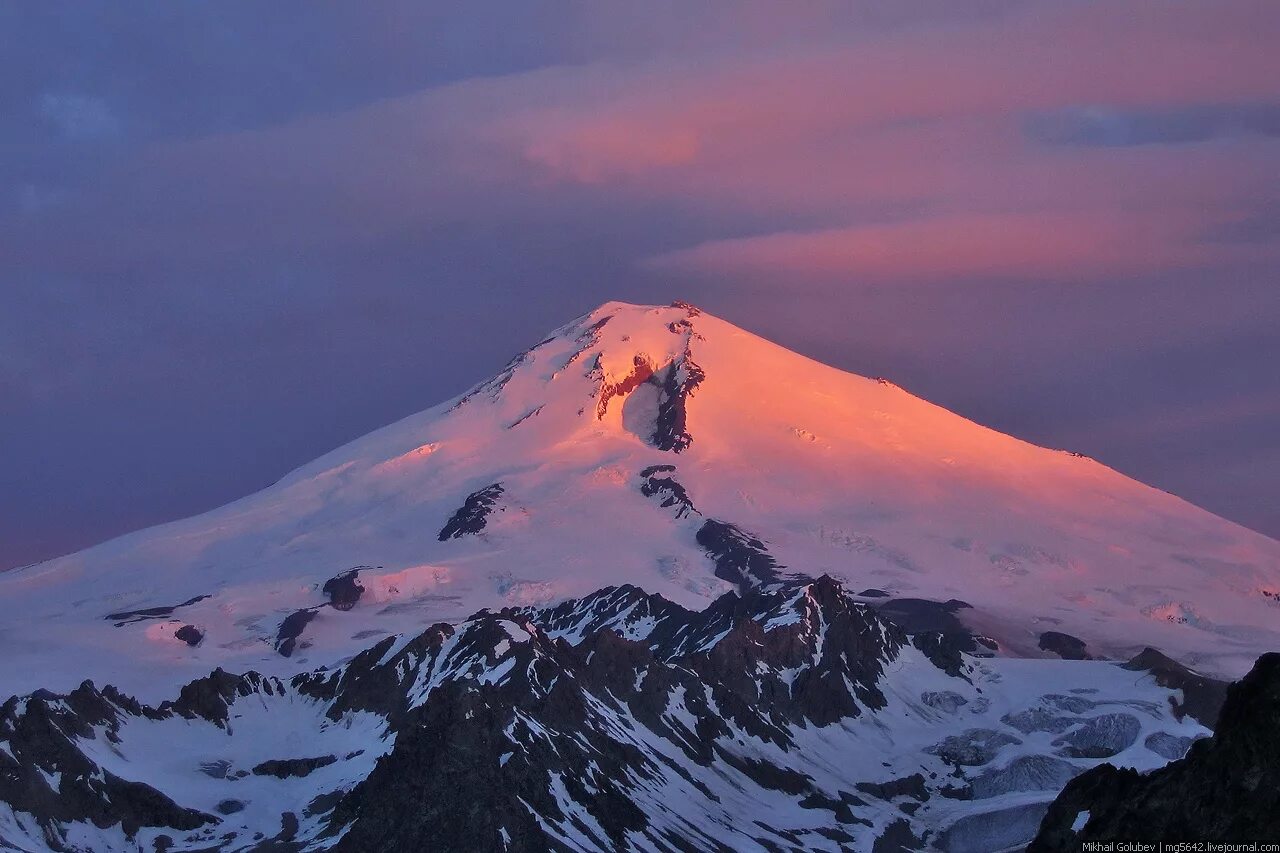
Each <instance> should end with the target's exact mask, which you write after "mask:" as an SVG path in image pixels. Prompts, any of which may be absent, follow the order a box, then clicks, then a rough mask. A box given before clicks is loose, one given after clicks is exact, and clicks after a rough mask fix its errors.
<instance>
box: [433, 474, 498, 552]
mask: <svg viewBox="0 0 1280 853" xmlns="http://www.w3.org/2000/svg"><path fill="white" fill-rule="evenodd" d="M502 492H503V489H502V484H501V483H491V484H489V485H488V486H485V487H484V488H483V489H477V490H476V491H474V492H472V493H471V494H469V495H467V499H466V500H465V501H463V503H462V506H460V507H459V508H458V510H457V511H456V512H455V513H454V514H453V516H452V517H450V519H449V520H448V522H446V523H445V526H444V527H443V528H441V530H440V535H439V536H437V537H436V538H438V539H439V540H440V541H441V542H445V541H448V540H449V539H458V538H460V537H462V536H466V535H467V534H475V533H479V532H480V531H481V530H484V527H485V524H487V523H488V519H489V514H490V513H491V512H493V507H494V505H495V504H497V502H498V498H499V497H501V496H502Z"/></svg>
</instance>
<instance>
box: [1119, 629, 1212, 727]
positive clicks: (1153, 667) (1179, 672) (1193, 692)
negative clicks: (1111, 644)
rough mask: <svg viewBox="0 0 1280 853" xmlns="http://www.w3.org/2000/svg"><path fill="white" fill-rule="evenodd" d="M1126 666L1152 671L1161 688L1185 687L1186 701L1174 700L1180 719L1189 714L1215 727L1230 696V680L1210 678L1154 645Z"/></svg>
mask: <svg viewBox="0 0 1280 853" xmlns="http://www.w3.org/2000/svg"><path fill="white" fill-rule="evenodd" d="M1123 666H1124V668H1125V669H1131V670H1134V671H1135V672H1149V673H1151V675H1152V677H1153V678H1154V679H1155V682H1156V684H1159V685H1160V686H1161V687H1169V688H1172V689H1174V690H1181V691H1182V697H1183V698H1182V702H1181V703H1176V702H1175V703H1173V713H1174V716H1176V717H1177V718H1178V719H1182V718H1183V717H1184V716H1186V717H1190V718H1191V719H1193V720H1195V721H1196V722H1198V723H1200V725H1202V726H1204V727H1206V728H1210V729H1211V728H1213V727H1214V723H1215V722H1217V719H1218V714H1219V713H1220V711H1221V710H1222V703H1223V702H1225V701H1226V698H1227V682H1225V681H1219V680H1218V679H1216V678H1207V677H1205V676H1203V675H1201V674H1200V673H1198V672H1194V671H1192V670H1190V669H1188V668H1187V667H1185V666H1183V665H1182V664H1180V663H1178V662H1177V661H1176V660H1173V659H1172V658H1170V657H1167V656H1166V655H1164V654H1161V653H1160V652H1158V651H1156V650H1155V649H1152V648H1146V649H1143V650H1142V651H1141V652H1139V653H1138V654H1137V655H1135V656H1134V657H1133V659H1132V660H1130V661H1129V662H1128V663H1125V664H1123ZM1170 701H1172V700H1170Z"/></svg>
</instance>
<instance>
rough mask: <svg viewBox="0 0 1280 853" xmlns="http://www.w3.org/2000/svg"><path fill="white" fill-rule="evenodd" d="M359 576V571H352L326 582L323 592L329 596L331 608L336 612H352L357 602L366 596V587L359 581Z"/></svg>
mask: <svg viewBox="0 0 1280 853" xmlns="http://www.w3.org/2000/svg"><path fill="white" fill-rule="evenodd" d="M359 575H360V570H359V569H351V570H350V571H346V572H343V573H342V574H340V575H337V576H335V577H332V578H329V580H327V581H325V582H324V587H323V588H322V589H321V591H322V592H323V593H324V594H325V595H327V596H329V604H330V606H332V607H333V608H334V609H335V610H350V609H351V608H353V607H355V606H356V602H357V601H359V600H360V596H361V595H363V594H364V587H363V586H362V585H361V584H360V581H359V580H358V577H359Z"/></svg>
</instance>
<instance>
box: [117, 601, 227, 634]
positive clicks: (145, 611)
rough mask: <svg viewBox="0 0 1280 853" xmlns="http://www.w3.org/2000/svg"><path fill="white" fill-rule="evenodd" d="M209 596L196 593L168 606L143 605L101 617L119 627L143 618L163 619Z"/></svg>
mask: <svg viewBox="0 0 1280 853" xmlns="http://www.w3.org/2000/svg"><path fill="white" fill-rule="evenodd" d="M209 597H210V596H208V595H197V596H195V597H193V598H188V599H187V600H186V601H184V602H182V603H181V604H172V605H169V606H168V607H144V608H142V609H141V610H122V611H121V612H119V613H108V614H107V615H106V616H104V617H102V618H104V619H106V620H107V621H108V622H115V623H116V627H117V628H119V627H121V626H122V625H128V624H129V623H130V622H141V621H143V620H144V619H163V618H164V617H165V616H171V615H172V614H173V611H175V610H177V609H178V608H180V607H190V606H191V605H193V604H198V603H199V602H201V601H204V600H205V599H206V598H209Z"/></svg>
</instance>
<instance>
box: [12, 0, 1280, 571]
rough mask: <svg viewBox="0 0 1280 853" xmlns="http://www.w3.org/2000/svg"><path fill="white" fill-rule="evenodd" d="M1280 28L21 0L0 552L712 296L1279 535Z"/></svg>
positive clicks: (1164, 13)
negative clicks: (571, 327) (516, 356)
mask: <svg viewBox="0 0 1280 853" xmlns="http://www.w3.org/2000/svg"><path fill="white" fill-rule="evenodd" d="M1276 44H1280V5H1278V4H1276V3H1275V2H1274V0H1256V1H1251V0H1204V1H1203V2H1192V1H1191V0H1150V2H1144V0H1125V2H1119V0H1106V1H1105V2H1088V0H968V2H964V3H957V2H954V0H868V2H854V0H845V1H844V2H825V0H810V2H806V3H793V2H782V1H781V0H780V2H757V0H735V1H734V2H704V3H697V4H688V3H684V2H677V1H676V0H654V2H649V3H634V2H630V3H618V2H611V0H592V2H568V0H565V2H549V1H548V0H520V2H481V3H477V2H473V0H468V2H458V3H453V2H431V3H424V2H419V0H413V2H409V0H361V2H349V3H326V4H313V3H309V2H288V0H283V1H282V2H276V3H271V4H261V3H258V2H221V3H203V2H190V3H173V2H169V0H163V2H159V0H158V2H147V3H141V2H119V0H101V2H94V0H85V2H81V3H77V4H73V5H71V6H65V5H51V4H40V3H17V2H13V3H2V2H0V567H5V566H14V565H22V564H25V563H29V562H33V561H37V560H41V559H45V558H48V557H51V556H55V555H58V554H61V553H66V552H68V551H73V550H76V549H79V548H81V547H84V546H87V545H90V544H92V543H94V542H97V541H101V540H103V539H106V538H108V537H111V536H114V535H117V534H120V533H123V532H125V531H128V530H131V529H135V528H139V527H143V526H147V525H150V524H154V523H159V522H162V521H167V520H171V519H174V518H179V517H183V516H185V515H189V514H192V513H196V512H200V511H203V510H205V509H209V508H212V507H215V506H218V505H220V504H222V503H225V502H227V501H229V500H231V499H234V498H236V497H239V496H241V495H244V494H248V493H250V492H252V491H255V490H257V489H259V488H262V487H264V486H266V485H268V484H270V483H271V482H273V481H274V480H276V479H278V478H279V477H280V476H281V475H282V474H284V473H285V472H287V471H289V470H290V469H292V468H294V467H296V466H298V465H300V464H302V463H304V462H306V461H308V460H310V459H312V458H314V457H316V456H318V455H320V454H322V453H324V452H326V451H327V450H330V449H332V448H333V447H336V446H338V445H340V444H342V443H344V442H346V441H348V440H350V439H352V438H355V437H357V436H359V435H362V434H364V433H366V432H368V431H370V430H372V429H375V428H377V427H379V426H382V425H384V424H386V423H389V422H391V421H393V420H396V419H398V418H400V417H403V416H405V415H408V414H411V413H413V412H415V411H419V410H421V409H424V408H427V407H429V406H430V405H433V404H434V403H436V402H439V401H441V400H443V399H445V398H447V397H450V396H453V395H454V394H457V393H460V392H461V391H463V390H465V389H466V388H467V387H468V386H470V385H471V384H473V383H474V382H476V381H478V380H480V379H483V378H485V377H486V376H488V375H490V374H492V373H494V372H496V371H497V370H498V369H499V368H500V367H501V366H502V365H503V364H504V363H505V362H506V360H507V359H508V358H509V357H510V356H511V354H512V353H514V352H516V351H518V350H520V349H523V348H525V347H526V346H528V345H530V344H532V343H534V342H536V341H537V340H538V339H539V338H540V337H541V336H542V334H543V333H544V332H546V331H548V330H550V329H552V328H554V327H556V326H559V325H561V324H562V323H564V322H566V321H568V320H569V319H571V318H572V317H574V316H577V315H579V314H581V313H583V312H585V311H587V310H590V309H591V308H593V307H595V306H596V305H598V304H599V303H601V302H604V301H608V300H613V299H618V300H624V301H630V302H653V303H665V302H669V301H671V300H673V299H677V298H679V299H685V300H688V301H690V302H693V303H695V304H698V305H700V306H701V307H703V308H705V309H706V310H708V311H711V312H712V313H715V314H717V315H719V316H721V317H723V318H724V319H726V320H729V321H730V322H733V323H736V324H738V325H740V326H743V327H744V328H747V329H749V330H751V331H754V332H756V333H758V334H762V335H764V336H766V337H768V338H771V339H773V340H775V341H777V342H779V343H781V344H783V345H785V346H787V347H789V348H791V349H794V350H797V351H799V352H802V353H804V354H806V355H809V356H811V357H814V358H817V359H819V360H821V361H825V362H827V363H830V364H833V365H835V366H837V367H841V368H843V369H846V370H851V371H854V372H857V373H861V374H863V375H869V376H885V377H888V378H890V379H892V380H893V381H895V382H897V383H898V384H899V385H902V386H903V387H905V388H907V389H908V390H910V391H912V392H913V393H916V394H918V395H920V396H922V397H925V398H927V399H929V400H931V401H933V402H935V403H938V404H940V405H943V406H946V407H947V408H950V409H953V410H954V411H957V412H959V413H960V414H962V415H964V416H966V417H969V418H972V419H974V420H977V421H979V422H981V423H984V424H986V425H988V426H991V427H994V428H996V429H999V430H1001V431H1004V432H1008V433H1011V434H1013V435H1016V436H1018V437H1021V438H1024V439H1027V440H1029V441H1033V442H1035V443H1037V444H1043V445H1047V446H1051V447H1060V448H1065V449H1070V450H1074V451H1077V452H1081V453H1085V454H1087V455H1089V456H1093V457H1094V458H1097V459H1099V460H1100V461H1102V462H1104V463H1106V464H1108V465H1110V466H1112V467H1114V468H1117V469H1118V470H1120V471H1122V472H1124V473H1126V474H1128V475H1130V476H1133V477H1136V478H1138V479H1140V480H1143V481H1144V482H1147V483H1150V484H1152V485H1154V486H1157V487H1159V488H1162V489H1166V490H1168V491H1172V492H1174V493H1176V494H1178V495H1180V496H1182V497H1185V498H1187V499H1188V500H1190V501H1192V502H1194V503H1196V504H1199V505H1200V506H1203V507H1205V508H1207V509H1209V510H1211V511H1213V512H1215V513H1218V514H1220V515H1223V516H1225V517H1227V518H1230V519H1232V520H1235V521H1237V522H1239V523H1241V524H1244V525H1246V526H1249V527H1252V528H1254V529H1256V530H1259V531H1262V532H1263V533H1266V534H1268V535H1271V536H1273V537H1280V51H1277V50H1275V45H1276Z"/></svg>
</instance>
